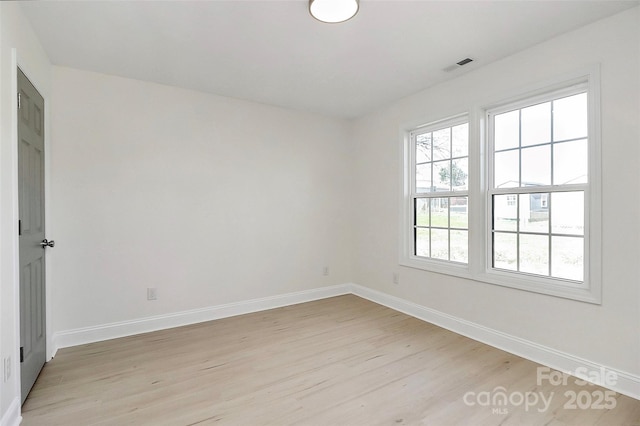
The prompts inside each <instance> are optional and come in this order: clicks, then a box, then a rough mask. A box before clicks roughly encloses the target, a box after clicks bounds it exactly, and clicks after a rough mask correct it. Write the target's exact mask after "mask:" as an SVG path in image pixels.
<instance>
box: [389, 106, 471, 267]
mask: <svg viewBox="0 0 640 426" xmlns="http://www.w3.org/2000/svg"><path fill="white" fill-rule="evenodd" d="M464 123H469V127H470V126H471V123H470V121H469V115H468V114H457V115H453V116H450V117H447V118H445V119H442V120H436V121H433V122H430V123H427V124H419V125H415V126H410V127H408V128H406V129H404V130H403V135H402V137H403V140H404V150H403V171H404V172H403V175H404V178H403V202H402V205H403V208H402V211H403V213H402V220H401V222H402V224H401V226H402V227H403V232H402V238H401V240H403V244H402V247H401V253H402V254H401V261H400V264H402V265H405V266H411V267H415V268H419V269H426V270H430V271H434V272H441V273H444V274H449V275H457V276H463V277H469V276H470V275H469V265H468V263H460V262H455V261H451V260H442V259H435V258H430V257H422V256H417V255H416V254H415V253H414V234H413V232H414V224H415V217H414V214H415V209H414V205H413V203H414V198H415V196H416V195H427V194H429V195H430V196H433V197H436V198H438V197H444V198H447V197H469V201H468V204H467V205H469V204H470V203H471V199H470V188H469V187H468V189H467V191H446V192H444V191H443V192H430V193H427V194H416V188H415V175H416V171H415V168H416V158H415V142H414V136H413V135H414V134H419V133H424V132H429V131H437V130H440V129H445V128H448V127H455V126H458V125H460V124H464ZM470 133H471V132H470ZM470 147H471V143H470V142H469V147H468V148H470ZM467 158H468V163H470V162H471V152H468V157H467ZM469 167H471V166H470V165H469ZM467 174H468V176H469V178H468V179H469V181H468V182H467V184H468V185H469V184H470V183H471V182H470V179H471V178H470V176H471V172H470V171H468V172H467ZM467 232H468V233H469V224H467ZM469 244H470V243H469ZM467 254H469V248H468V249H467ZM469 260H470V259H469Z"/></svg>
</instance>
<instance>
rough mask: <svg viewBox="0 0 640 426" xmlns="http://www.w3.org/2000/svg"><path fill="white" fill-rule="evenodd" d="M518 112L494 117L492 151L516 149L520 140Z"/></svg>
mask: <svg viewBox="0 0 640 426" xmlns="http://www.w3.org/2000/svg"><path fill="white" fill-rule="evenodd" d="M519 112H520V111H517V110H516V111H511V112H507V113H505V114H499V115H496V117H495V120H494V134H495V136H494V149H495V150H496V151H500V150H502V149H509V148H516V147H518V146H519V138H520V114H519Z"/></svg>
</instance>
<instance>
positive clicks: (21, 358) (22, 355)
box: [20, 346, 24, 362]
mask: <svg viewBox="0 0 640 426" xmlns="http://www.w3.org/2000/svg"><path fill="white" fill-rule="evenodd" d="M20 362H24V346H20Z"/></svg>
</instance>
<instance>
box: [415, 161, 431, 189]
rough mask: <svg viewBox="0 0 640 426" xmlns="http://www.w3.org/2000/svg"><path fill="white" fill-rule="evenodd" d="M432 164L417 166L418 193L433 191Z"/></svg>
mask: <svg viewBox="0 0 640 426" xmlns="http://www.w3.org/2000/svg"><path fill="white" fill-rule="evenodd" d="M431 186H432V185H431V163H427V164H419V165H417V166H416V192H417V193H424V192H430V191H431V189H432V188H431Z"/></svg>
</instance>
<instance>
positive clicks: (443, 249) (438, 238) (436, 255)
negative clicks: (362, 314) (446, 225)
mask: <svg viewBox="0 0 640 426" xmlns="http://www.w3.org/2000/svg"><path fill="white" fill-rule="evenodd" d="M431 257H432V258H433V259H443V260H449V231H447V230H446V229H433V228H432V229H431Z"/></svg>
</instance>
